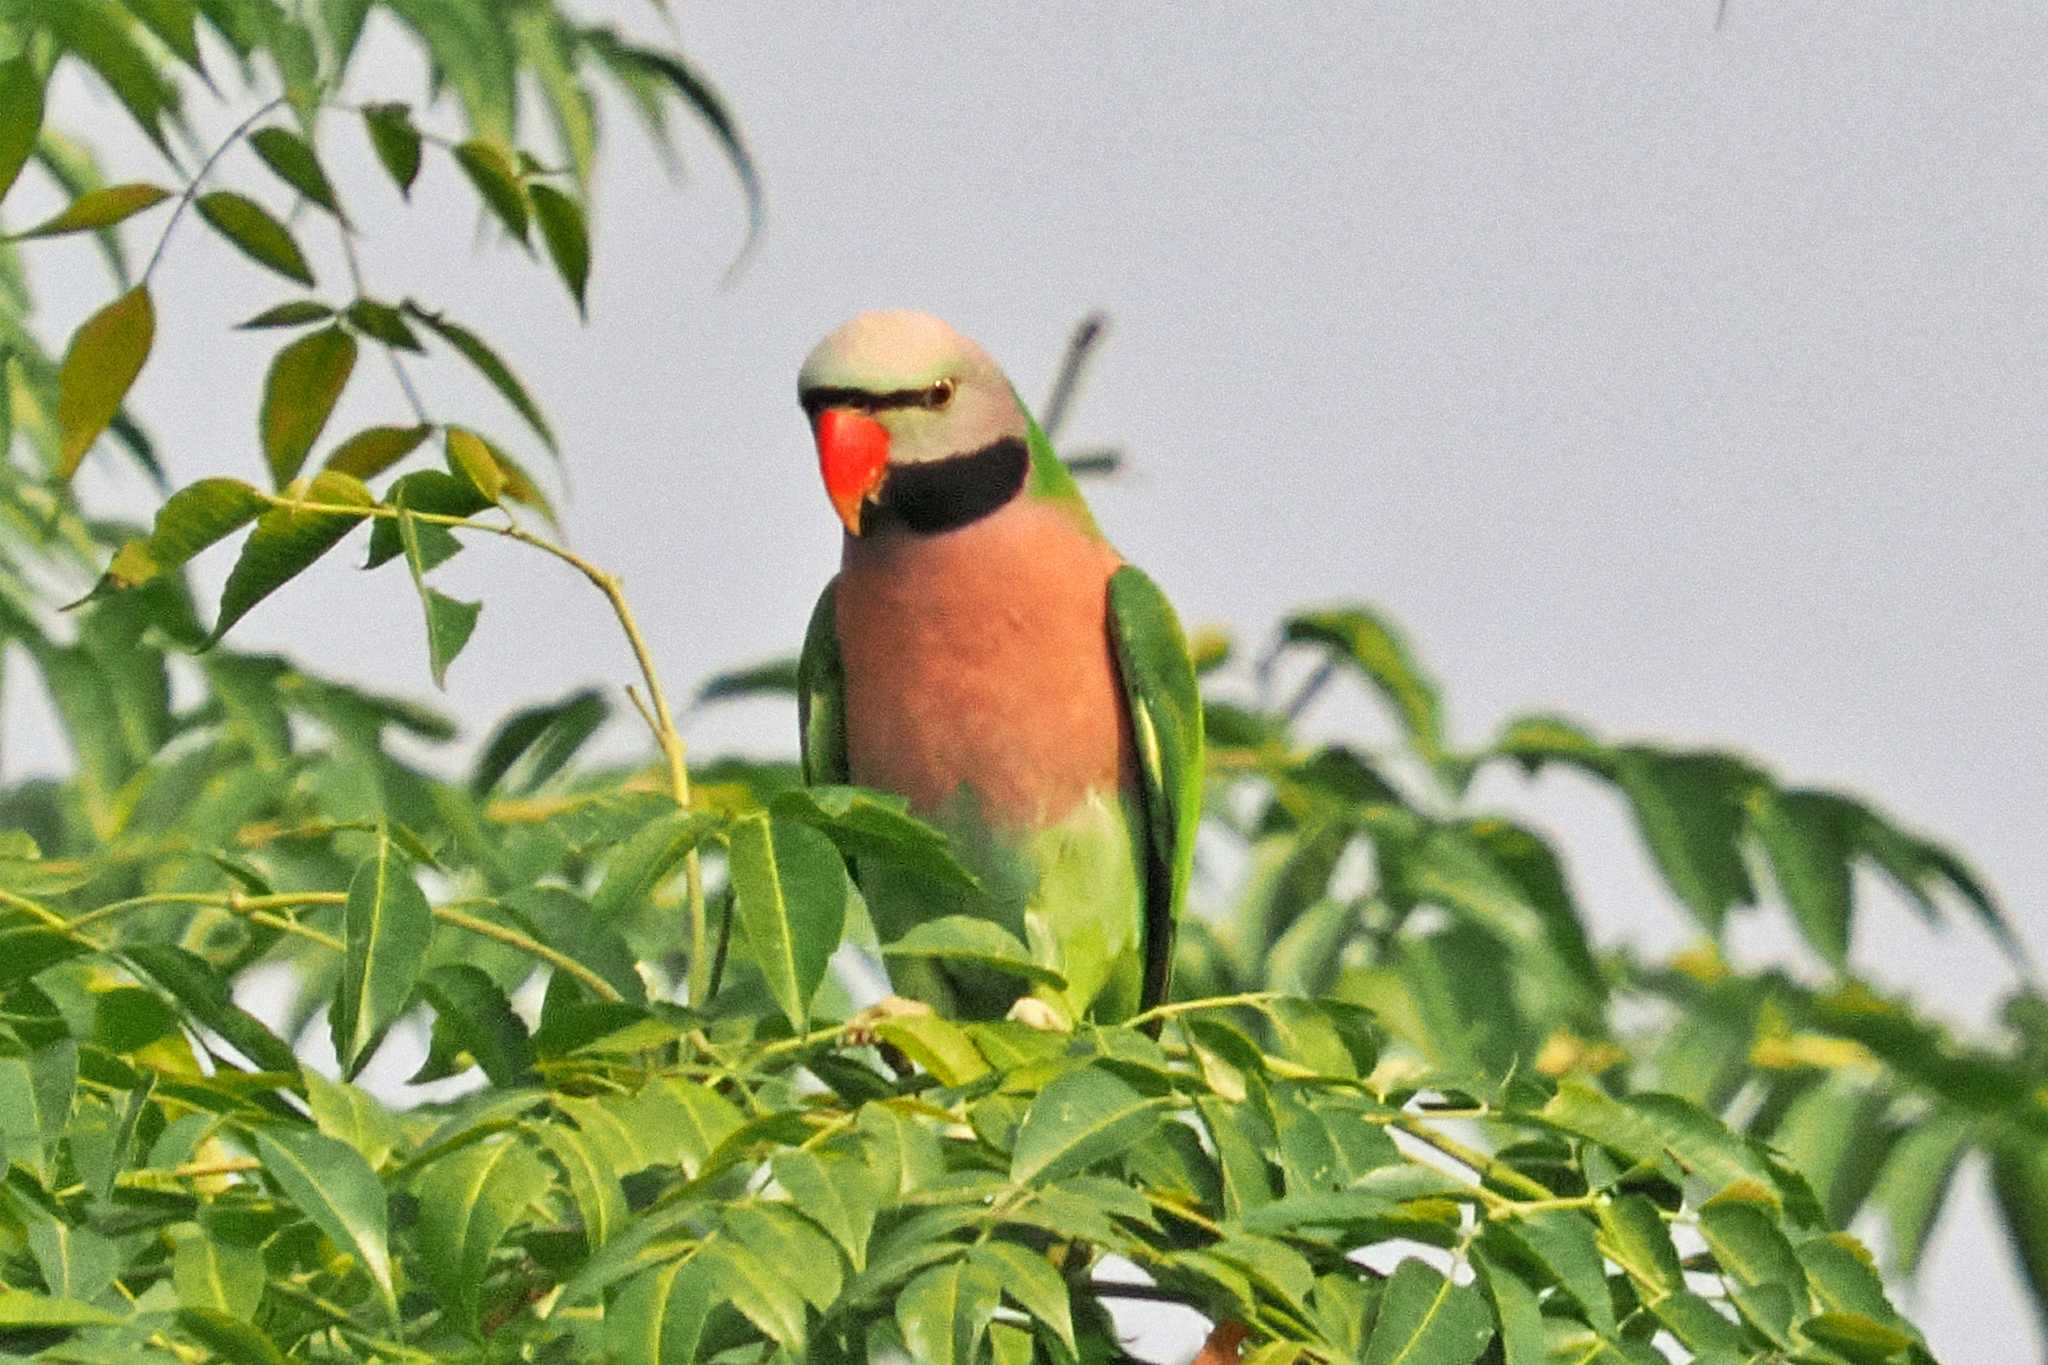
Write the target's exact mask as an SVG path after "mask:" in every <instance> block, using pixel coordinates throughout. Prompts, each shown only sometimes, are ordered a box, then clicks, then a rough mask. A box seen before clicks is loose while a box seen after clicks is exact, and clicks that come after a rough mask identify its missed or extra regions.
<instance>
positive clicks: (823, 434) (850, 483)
mask: <svg viewBox="0 0 2048 1365" xmlns="http://www.w3.org/2000/svg"><path fill="white" fill-rule="evenodd" d="M817 437H818V470H819V472H820V473H822V474H823V475H824V476H825V492H826V494H827V495H829V496H830V497H831V499H832V508H833V510H834V511H836V512H838V513H839V519H840V520H841V521H843V522H845V523H846V529H847V531H848V532H850V533H851V534H853V535H859V534H860V514H861V508H862V507H863V506H864V505H865V504H866V503H867V502H868V501H869V499H871V498H873V497H874V495H875V492H876V490H877V489H879V488H880V487H881V486H882V476H883V475H884V474H886V473H887V472H888V469H889V430H888V428H887V427H884V426H883V425H882V424H881V423H880V422H877V421H876V420H875V419H874V418H872V417H870V416H868V415H867V414H866V413H862V412H856V411H854V410H853V409H852V408H827V409H825V410H824V411H823V412H821V413H819V414H818V423H817Z"/></svg>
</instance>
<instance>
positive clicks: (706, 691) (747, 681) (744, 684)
mask: <svg viewBox="0 0 2048 1365" xmlns="http://www.w3.org/2000/svg"><path fill="white" fill-rule="evenodd" d="M796 670H797V661H796V659H795V658H794V657H792V656H790V655H783V656H782V657H781V658H779V659H770V660H768V661H767V662H765V663H759V664H754V665H752V666H750V667H747V668H735V669H731V670H729V671H727V672H724V673H714V674H712V675H711V676H710V677H709V678H707V679H706V680H705V682H704V685H703V686H702V687H699V688H698V689H697V700H696V704H697V705H698V706H703V705H704V704H706V703H707V702H714V701H732V700H737V699H739V698H743V697H793V696H795V695H796V689H797V671H796Z"/></svg>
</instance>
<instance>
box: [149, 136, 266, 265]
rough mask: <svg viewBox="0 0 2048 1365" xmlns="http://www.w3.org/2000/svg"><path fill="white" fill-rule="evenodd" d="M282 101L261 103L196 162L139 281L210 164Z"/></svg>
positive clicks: (167, 242) (166, 241) (155, 259)
mask: <svg viewBox="0 0 2048 1365" xmlns="http://www.w3.org/2000/svg"><path fill="white" fill-rule="evenodd" d="M284 101H285V97H284V96H283V95H279V96H278V97H277V98H276V99H274V100H272V101H270V102H269V103H268V104H265V105H263V106H262V107H261V108H259V109H258V110H257V111H256V112H255V113H253V114H251V115H249V117H247V118H245V119H243V120H242V121H241V122H240V123H238V124H236V125H235V127H234V131H232V132H230V133H229V134H228V135H227V137H226V138H224V139H222V141H221V144H220V146H218V147H215V148H214V149H213V151H212V153H211V154H209V155H208V156H207V158H206V160H204V161H202V162H200V163H199V169H198V170H196V171H194V172H193V173H192V179H191V180H189V181H187V182H186V185H185V190H184V193H182V194H180V195H179V196H178V202H177V204H176V205H174V206H173V207H172V209H171V217H170V221H168V222H166V223H165V224H164V235H163V236H161V237H159V238H157V239H156V250H154V251H152V252H150V253H149V264H148V265H145V266H143V267H142V279H141V281H140V283H142V284H148V283H149V277H150V276H151V275H154V274H155V273H156V263H157V262H158V261H160V260H162V259H163V257H164V248H165V247H167V246H169V245H170V244H171V233H172V232H174V231H176V230H177V226H178V220H179V219H181V218H183V217H184V216H185V210H186V209H187V208H189V207H190V206H191V204H192V200H193V198H194V197H195V196H197V195H198V193H199V187H200V186H201V185H203V184H205V183H206V177H207V176H208V175H209V174H210V173H211V172H212V171H213V163H214V162H216V161H219V160H220V159H221V157H222V156H224V155H225V154H226V153H227V150H228V148H230V147H232V146H234V145H235V144H236V143H237V142H240V141H241V140H242V138H243V136H244V135H245V134H246V133H247V132H248V131H249V130H250V129H251V128H253V127H255V126H256V122H257V120H259V119H261V118H262V117H263V116H264V115H265V114H268V113H270V112H271V111H272V110H273V109H276V108H278V107H280V106H281V105H283V104H284Z"/></svg>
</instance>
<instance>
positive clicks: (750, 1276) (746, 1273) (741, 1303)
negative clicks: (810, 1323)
mask: <svg viewBox="0 0 2048 1365" xmlns="http://www.w3.org/2000/svg"><path fill="white" fill-rule="evenodd" d="M697 1259H698V1260H700V1261H702V1262H703V1263H704V1266H705V1269H706V1270H707V1271H708V1272H709V1273H710V1275H711V1278H712V1283H713V1284H714V1285H716V1286H717V1288H718V1290H719V1294H720V1297H722V1298H723V1299H725V1300H726V1301H727V1302H729V1303H731V1305H732V1306H733V1307H735V1308H737V1309H739V1310H740V1312H742V1313H744V1314H745V1315H746V1317H747V1320H748V1321H749V1322H752V1323H753V1324H754V1325H755V1326H756V1327H758V1328H760V1329H761V1330H762V1331H763V1332H766V1333H767V1334H768V1336H769V1337H770V1338H772V1339H773V1340H774V1341H776V1342H777V1343H779V1344H780V1345H782V1346H783V1347H785V1348H787V1349H788V1350H789V1351H790V1352H792V1353H793V1354H795V1355H796V1356H797V1357H798V1358H799V1359H802V1358H803V1356H802V1352H803V1347H804V1337H805V1330H806V1325H807V1324H806V1321H805V1314H804V1301H803V1298H802V1296H801V1295H799V1294H798V1293H797V1291H796V1289H795V1287H794V1286H793V1285H792V1284H791V1283H790V1276H789V1274H788V1267H786V1266H772V1265H770V1264H768V1262H766V1261H764V1260H763V1259H761V1257H760V1256H759V1255H758V1254H757V1253H756V1252H755V1251H753V1250H752V1249H751V1248H750V1247H748V1246H746V1245H745V1244H743V1243H741V1242H739V1241H736V1240H735V1239H733V1238H730V1237H719V1238H716V1239H714V1240H712V1241H711V1242H709V1243H707V1244H706V1245H705V1247H704V1249H703V1250H702V1251H700V1252H699V1253H698V1254H697Z"/></svg>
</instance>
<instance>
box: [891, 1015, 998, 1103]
mask: <svg viewBox="0 0 2048 1365" xmlns="http://www.w3.org/2000/svg"><path fill="white" fill-rule="evenodd" d="M875 1036H876V1037H877V1038H879V1039H880V1040H881V1041H882V1042H884V1043H887V1044H888V1045H889V1046H890V1047H893V1048H895V1049H896V1050H897V1051H899V1052H901V1053H903V1054H904V1055H905V1056H906V1057H908V1058H910V1060H911V1061H913V1062H915V1063H917V1065H919V1066H921V1067H923V1068H924V1069H925V1070H926V1071H928V1072H930V1073H931V1075H932V1076H933V1078H934V1079H936V1080H937V1081H938V1083H939V1084H940V1085H965V1084H967V1083H968V1082H969V1081H974V1080H978V1079H980V1078H981V1077H983V1076H986V1075H987V1074H988V1071H989V1065H988V1061H987V1060H986V1059H985V1058H984V1057H983V1056H982V1055H981V1052H980V1050H979V1049H978V1048H976V1047H975V1046H974V1040H973V1039H972V1038H970V1037H968V1036H967V1032H966V1030H964V1029H962V1028H961V1027H960V1026H959V1025H958V1024H955V1023H953V1022H951V1021H950V1020H946V1019H941V1018H939V1017H938V1016H937V1015H935V1014H904V1015H898V1016H896V1017H894V1018H890V1019H883V1020H881V1021H880V1022H878V1023H877V1024H876V1025H875Z"/></svg>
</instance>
